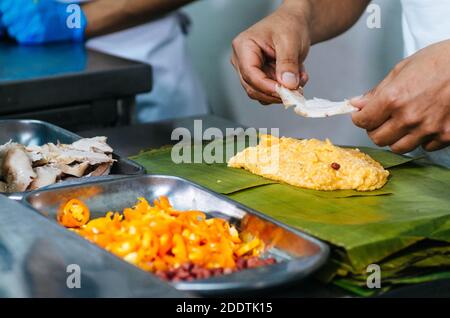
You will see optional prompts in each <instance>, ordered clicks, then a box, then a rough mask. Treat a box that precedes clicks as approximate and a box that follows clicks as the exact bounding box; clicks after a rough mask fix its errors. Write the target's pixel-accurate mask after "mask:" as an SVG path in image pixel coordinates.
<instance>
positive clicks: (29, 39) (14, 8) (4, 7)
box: [0, 0, 87, 44]
mask: <svg viewBox="0 0 450 318" xmlns="http://www.w3.org/2000/svg"><path fill="white" fill-rule="evenodd" d="M69 5H70V4H67V3H60V2H58V1H56V0H0V15H2V18H1V22H2V23H3V25H4V26H5V28H6V29H7V30H8V33H9V35H10V36H11V37H13V38H15V39H16V40H17V42H19V43H21V44H42V43H48V42H55V41H82V40H83V39H84V31H85V29H86V26H87V21H86V16H85V15H84V13H83V11H82V10H81V9H80V10H79V15H78V16H77V12H75V13H74V12H72V11H70V10H68V6H69ZM68 11H69V12H68ZM76 19H79V20H78V21H79V22H80V23H79V24H78V25H76V23H75V25H74V23H73V22H74V21H76Z"/></svg>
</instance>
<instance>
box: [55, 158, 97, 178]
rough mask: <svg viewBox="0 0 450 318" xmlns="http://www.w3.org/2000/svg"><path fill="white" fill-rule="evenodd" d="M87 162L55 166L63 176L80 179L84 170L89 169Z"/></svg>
mask: <svg viewBox="0 0 450 318" xmlns="http://www.w3.org/2000/svg"><path fill="white" fill-rule="evenodd" d="M89 166H90V165H89V162H82V163H75V164H71V165H66V164H62V163H60V164H56V167H57V168H58V169H60V170H61V171H62V172H63V173H64V174H66V175H69V176H73V177H77V178H81V177H82V176H84V174H85V172H86V170H87V169H88V168H89Z"/></svg>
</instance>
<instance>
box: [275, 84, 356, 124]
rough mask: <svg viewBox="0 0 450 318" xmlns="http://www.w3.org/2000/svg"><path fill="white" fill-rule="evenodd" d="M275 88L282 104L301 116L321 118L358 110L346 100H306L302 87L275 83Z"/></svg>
mask: <svg viewBox="0 0 450 318" xmlns="http://www.w3.org/2000/svg"><path fill="white" fill-rule="evenodd" d="M276 89H277V93H278V95H280V98H281V100H282V101H283V104H284V106H286V108H289V107H294V111H295V113H296V114H297V115H300V116H303V117H310V118H322V117H329V116H335V115H342V114H348V113H353V112H355V111H357V110H358V109H357V108H356V107H354V106H352V105H351V104H350V102H349V101H348V100H345V101H343V102H332V101H329V100H326V99H321V98H313V99H310V100H307V99H306V98H305V96H304V95H303V90H302V89H299V90H290V89H287V88H286V87H283V86H281V85H277V88H276Z"/></svg>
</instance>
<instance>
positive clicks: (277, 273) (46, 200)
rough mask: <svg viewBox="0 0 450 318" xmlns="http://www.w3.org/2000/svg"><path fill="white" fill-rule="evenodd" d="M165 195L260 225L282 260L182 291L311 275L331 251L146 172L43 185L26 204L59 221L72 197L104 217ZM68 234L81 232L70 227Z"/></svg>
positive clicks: (206, 193) (257, 285)
mask: <svg viewBox="0 0 450 318" xmlns="http://www.w3.org/2000/svg"><path fill="white" fill-rule="evenodd" d="M161 195H165V196H167V197H168V198H169V199H170V201H171V203H172V204H173V205H174V206H175V208H177V209H180V210H185V209H186V210H187V209H195V210H201V211H203V212H205V213H206V214H207V215H208V216H210V217H221V218H224V219H227V220H228V221H229V222H231V223H233V224H235V225H236V226H237V227H238V228H239V229H240V230H247V231H254V229H258V232H259V233H254V234H255V235H259V236H260V237H261V239H263V240H264V242H265V243H266V245H267V246H271V248H270V249H269V250H268V252H267V256H274V257H275V258H276V259H277V260H278V261H279V262H278V263H277V264H275V265H270V266H265V267H260V268H257V269H251V270H244V271H241V272H237V273H233V274H230V275H224V276H220V277H215V278H211V279H205V280H197V281H193V282H180V283H174V284H173V285H174V286H175V287H176V288H177V289H179V290H184V291H191V292H196V293H200V294H206V295H211V294H223V293H229V292H238V291H249V290H251V291H253V290H257V289H262V288H268V287H272V286H275V285H279V284H283V283H288V282H294V281H296V280H299V279H301V278H304V277H306V276H309V275H310V274H311V273H312V272H314V271H315V270H317V269H318V268H319V267H320V266H321V265H322V264H323V263H324V262H325V260H326V258H327V256H328V253H329V249H328V246H327V245H325V244H324V243H322V242H320V241H319V240H317V239H315V238H312V237H310V236H308V235H306V234H304V233H302V232H300V231H297V230H295V229H292V228H290V227H288V226H286V225H284V224H282V223H279V222H277V221H275V220H273V219H271V218H269V217H267V216H265V215H263V214H261V213H258V212H257V211H254V210H252V209H250V208H248V207H245V206H242V205H240V204H238V203H236V202H234V201H232V200H230V199H228V198H226V197H223V196H220V195H218V194H216V193H214V192H212V191H210V190H208V189H205V188H203V187H201V186H199V185H196V184H194V183H192V182H189V181H187V180H184V179H181V178H177V177H169V176H160V175H144V176H137V177H124V178H120V179H116V180H109V181H99V182H92V183H88V184H84V185H76V186H67V187H62V188H57V189H53V190H38V191H36V192H33V193H30V194H28V195H26V196H25V198H24V200H23V203H24V204H26V205H28V206H29V207H31V208H34V209H35V210H37V211H38V212H40V213H41V214H42V215H43V216H45V217H47V218H49V219H50V220H52V221H53V222H56V214H57V210H58V208H59V207H60V205H61V204H63V203H64V202H66V201H67V200H69V199H72V198H78V199H81V200H84V201H85V202H86V203H87V204H88V206H89V207H90V209H91V215H92V217H100V216H103V215H104V213H105V212H106V211H110V210H111V211H121V210H123V209H124V208H126V207H130V206H132V205H134V204H135V203H136V201H137V198H138V197H141V196H143V197H145V198H147V199H149V200H152V199H155V198H157V197H159V196H161ZM67 235H72V236H73V235H75V236H77V234H75V233H72V232H70V231H67ZM79 240H80V244H85V245H86V244H90V245H92V244H91V243H90V242H88V241H86V240H84V239H83V238H81V237H79ZM98 248H100V247H98ZM130 266H132V265H130Z"/></svg>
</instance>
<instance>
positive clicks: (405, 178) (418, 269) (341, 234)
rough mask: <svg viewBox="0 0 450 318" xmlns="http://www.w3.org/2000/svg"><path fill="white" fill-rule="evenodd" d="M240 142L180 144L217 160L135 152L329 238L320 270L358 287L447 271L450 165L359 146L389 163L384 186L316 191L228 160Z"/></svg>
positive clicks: (153, 166) (167, 150)
mask: <svg viewBox="0 0 450 318" xmlns="http://www.w3.org/2000/svg"><path fill="white" fill-rule="evenodd" d="M245 146H248V141H245V140H244V141H243V140H242V138H234V137H228V138H226V139H223V140H222V139H220V140H215V141H213V142H211V143H209V144H203V145H199V144H195V145H193V146H191V147H190V148H188V147H186V148H184V149H183V151H182V152H186V151H188V152H189V155H188V156H187V157H190V158H191V159H193V158H195V156H197V155H201V154H202V153H204V152H205V151H208V153H213V154H214V157H215V158H221V160H216V161H221V162H219V163H207V162H205V161H204V160H203V161H201V163H179V164H176V163H174V162H173V160H172V147H170V146H167V147H163V148H161V149H156V150H150V151H144V152H141V153H140V154H139V155H137V156H135V157H133V158H132V159H133V160H135V161H137V162H138V163H140V164H141V165H143V166H144V167H145V168H146V169H147V172H148V173H153V174H167V175H174V176H179V177H183V178H186V179H189V180H191V181H193V182H196V183H198V184H200V185H203V186H204V187H207V188H209V189H211V190H213V191H216V192H218V193H221V194H223V195H226V196H228V197H230V198H231V199H233V200H236V201H238V202H240V203H242V204H244V205H246V206H249V207H251V208H253V209H255V210H258V211H260V212H262V213H265V214H267V215H269V216H271V217H273V218H275V219H277V220H279V221H281V222H284V223H286V224H288V225H290V226H293V227H295V228H298V229H300V230H302V231H304V232H306V233H309V234H311V235H313V236H315V237H317V238H319V239H321V240H324V241H326V242H328V243H329V244H330V245H331V247H332V256H331V259H330V261H329V262H328V264H327V265H326V266H325V268H324V269H323V270H322V271H321V272H320V273H318V277H319V278H320V279H321V280H324V281H326V282H333V283H334V284H336V285H339V286H341V287H343V288H345V289H347V290H349V291H352V292H353V293H356V294H357V295H360V296H370V295H373V294H375V293H380V292H383V291H386V290H389V289H391V288H393V287H396V286H398V285H403V284H414V283H420V282H427V281H432V280H437V279H444V278H450V169H446V168H443V167H439V166H435V165H431V164H429V163H427V162H425V161H424V160H423V159H420V158H409V157H404V156H400V155H396V154H393V153H391V152H389V151H385V150H380V149H371V148H364V147H363V148H360V150H361V151H363V152H365V153H368V154H369V155H370V156H372V157H373V158H374V159H375V160H377V161H379V162H380V163H381V164H382V165H383V166H384V167H385V168H386V169H388V170H389V171H390V173H391V176H390V179H389V182H388V183H387V184H386V185H385V187H383V188H382V189H380V190H377V191H372V192H357V191H351V190H350V191H347V190H345V191H331V192H324V191H314V190H307V189H300V188H297V187H293V186H290V185H287V184H282V183H277V182H274V181H271V180H268V179H265V178H262V177H259V176H256V175H253V174H250V173H248V172H246V171H244V170H239V169H232V168H228V167H227V165H226V159H228V158H229V157H230V155H233V154H234V153H235V152H236V151H240V150H242V149H243V148H244V147H245ZM186 149H188V150H186ZM174 150H175V149H174ZM177 151H178V149H177ZM184 155H186V153H184ZM185 158H186V157H185ZM197 158H198V157H197ZM370 264H378V265H379V266H380V268H381V278H382V283H381V289H369V288H368V287H367V283H366V281H367V277H368V275H370V274H371V272H367V268H368V266H369V265H370Z"/></svg>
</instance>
